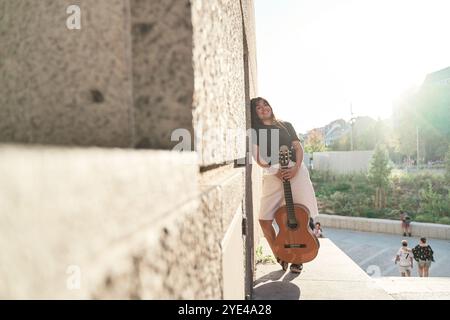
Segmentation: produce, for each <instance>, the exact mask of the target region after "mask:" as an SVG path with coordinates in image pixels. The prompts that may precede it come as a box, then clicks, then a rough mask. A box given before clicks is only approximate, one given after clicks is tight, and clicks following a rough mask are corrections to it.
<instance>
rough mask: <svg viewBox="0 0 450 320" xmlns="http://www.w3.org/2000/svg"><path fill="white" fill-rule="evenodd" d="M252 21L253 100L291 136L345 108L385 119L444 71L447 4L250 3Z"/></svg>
mask: <svg viewBox="0 0 450 320" xmlns="http://www.w3.org/2000/svg"><path fill="white" fill-rule="evenodd" d="M255 14H256V45H257V69H258V70H257V71H258V95H259V96H262V97H264V98H266V99H267V100H268V101H269V102H270V104H271V106H272V108H273V109H274V113H275V115H276V116H277V117H278V118H280V119H282V120H286V121H289V122H291V123H292V124H293V125H294V127H295V129H296V131H298V132H303V133H305V132H307V131H308V130H311V129H313V128H317V127H322V126H325V125H326V124H328V123H329V122H331V121H333V120H336V119H340V118H342V119H345V120H349V119H350V118H351V113H350V110H351V108H352V111H353V114H354V116H370V117H372V118H374V119H378V118H379V119H386V118H389V117H390V115H391V112H392V103H393V101H394V100H395V99H397V98H398V97H400V96H401V95H402V93H404V92H405V91H406V90H408V89H410V88H414V87H417V86H420V84H421V83H422V82H423V80H424V78H425V76H426V75H427V74H428V73H431V72H434V71H437V70H440V69H443V68H446V67H449V66H450V19H449V18H448V17H449V14H450V0H426V1H425V0H255ZM350 106H351V107H350Z"/></svg>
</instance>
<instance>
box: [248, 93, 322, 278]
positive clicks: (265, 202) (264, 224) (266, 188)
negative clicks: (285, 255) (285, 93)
mask: <svg viewBox="0 0 450 320" xmlns="http://www.w3.org/2000/svg"><path fill="white" fill-rule="evenodd" d="M251 116H252V128H253V129H254V130H255V131H256V139H253V140H256V141H252V143H253V156H254V157H255V159H256V161H257V163H258V164H259V165H260V166H261V167H263V168H264V174H263V181H262V196H261V208H260V213H259V222H260V225H261V228H262V230H263V233H264V236H265V238H266V239H267V242H268V243H269V245H270V247H271V249H272V252H273V253H274V255H275V250H274V249H275V248H274V242H275V238H276V234H275V229H274V228H273V225H272V223H273V220H274V218H275V212H276V210H277V209H278V208H279V207H280V206H282V205H284V204H285V203H286V202H285V200H284V190H283V182H282V181H283V179H284V180H289V181H290V183H291V189H292V195H293V200H294V203H299V204H303V205H304V206H306V207H307V208H308V209H309V212H310V217H311V218H314V217H316V216H317V215H318V209H317V201H316V196H315V194H314V188H313V186H312V183H311V180H310V177H309V172H308V169H307V168H306V166H305V165H304V163H303V147H302V145H301V143H300V140H299V138H298V136H297V133H296V132H295V130H294V128H293V127H292V125H291V124H290V123H289V122H286V121H280V120H278V119H277V118H276V117H275V115H274V112H273V110H272V107H271V106H270V104H269V102H268V101H267V100H266V99H264V98H261V97H258V98H254V99H252V100H251ZM276 138H278V139H276ZM277 140H278V141H277ZM282 145H286V146H288V147H289V148H292V152H291V158H290V163H289V168H288V169H280V168H279V164H278V160H279V158H278V156H279V154H278V149H277V148H279V147H280V146H282ZM272 150H273V151H274V152H272ZM273 153H275V154H273ZM313 226H314V224H313ZM275 256H276V255H275ZM277 261H278V263H280V265H281V266H282V268H283V270H287V268H288V263H287V262H285V261H281V260H280V259H279V258H278V257H277ZM302 268H303V266H302V265H301V264H291V268H290V269H291V271H292V272H295V273H300V272H301V270H302Z"/></svg>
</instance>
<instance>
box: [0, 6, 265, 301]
mask: <svg viewBox="0 0 450 320" xmlns="http://www.w3.org/2000/svg"><path fill="white" fill-rule="evenodd" d="M11 3H12V2H11ZM36 3H37V2H36ZM61 3H62V4H61V6H63V5H64V6H63V7H64V8H63V10H62V13H60V12H59V11H58V10H59V6H58V5H57V4H56V2H55V1H52V2H50V1H49V0H48V1H47V0H45V1H42V2H39V4H36V5H35V2H30V1H26V0H19V1H17V2H16V5H13V4H10V2H8V1H7V0H0V5H2V6H3V7H5V8H6V9H5V10H1V11H0V15H2V14H3V12H6V14H4V15H3V16H7V19H6V20H3V19H2V22H0V23H1V24H0V26H1V27H0V28H1V29H0V31H2V30H3V27H4V26H5V28H6V26H7V27H8V28H9V29H8V30H9V31H8V32H0V37H5V39H6V40H7V41H8V42H7V43H8V48H7V50H3V48H1V49H0V58H3V57H6V58H5V59H2V60H0V64H1V66H2V67H4V66H7V68H6V69H4V68H2V71H1V77H0V84H2V83H6V88H3V90H4V91H0V93H4V94H5V95H0V99H1V100H0V113H1V115H2V116H3V115H4V116H3V117H2V118H0V128H1V130H0V141H7V142H11V141H13V142H14V141H16V142H17V141H20V142H27V143H29V142H31V143H45V144H67V145H81V146H87V145H95V146H108V147H111V146H114V147H139V148H159V149H170V148H172V146H173V145H174V142H171V141H170V134H171V133H172V131H173V129H175V128H185V129H187V130H189V131H191V132H193V131H195V134H196V136H197V138H198V142H200V143H199V145H198V146H197V149H196V150H197V152H196V153H192V154H191V153H187V154H183V153H181V154H180V153H175V152H162V151H160V152H156V151H153V152H152V151H133V150H120V149H114V150H106V149H97V148H86V149H81V148H77V149H61V148H56V147H55V148H49V147H40V146H36V147H25V146H22V147H12V146H4V147H0V189H1V190H2V191H3V192H2V193H1V195H0V248H5V250H4V252H5V254H4V255H2V256H1V257H0V259H1V260H0V296H1V297H5V298H100V299H103V298H113V299H116V298H121V299H123V298H132V299H135V298H144V299H160V298H163V299H174V298H175V299H211V298H212V299H220V298H224V299H242V298H244V284H243V275H244V267H245V265H244V256H243V252H244V248H243V246H244V244H243V236H242V231H241V222H242V221H241V220H242V217H243V216H246V215H247V213H246V212H245V207H246V206H245V197H244V194H245V190H246V185H245V183H246V182H245V168H235V167H234V166H233V164H226V162H228V161H232V160H235V159H238V158H243V157H244V156H245V136H244V135H242V136H241V137H238V138H237V137H235V136H234V135H232V136H231V140H227V133H228V132H227V130H235V129H240V130H241V132H242V133H245V129H246V124H247V122H248V119H246V108H248V98H249V97H250V96H253V95H254V93H255V91H256V90H257V86H256V77H255V75H256V62H255V57H254V55H255V52H254V51H252V50H254V47H255V46H254V44H252V43H254V34H252V32H253V27H252V24H253V20H252V19H253V13H252V12H253V3H252V1H242V2H241V1H235V0H223V1H219V0H212V1H200V0H192V1H187V0H186V1H185V0H180V1H162V0H151V1H149V0H129V1H128V0H123V1H119V0H111V1H110V0H102V1H96V2H94V1H90V0H83V1H74V2H73V3H71V4H80V6H81V8H82V17H83V20H82V21H83V28H82V30H81V31H74V33H73V34H72V33H69V34H70V36H68V37H69V40H71V41H72V42H70V41H68V42H64V41H66V39H60V37H62V35H65V33H66V32H69V31H66V30H61V29H53V28H52V26H54V24H55V23H58V26H59V23H60V20H62V21H63V27H64V28H65V18H66V17H67V16H66V15H65V14H64V13H65V7H66V3H65V2H61ZM27 5H28V6H27ZM41 6H42V7H41ZM46 6H48V8H49V11H45V10H46V8H47V7H46ZM35 8H36V10H34V9H35ZM29 10H33V12H34V13H37V16H38V17H39V16H41V17H43V19H42V20H39V19H38V18H36V21H35V20H33V18H31V19H29V20H30V21H31V22H22V21H21V20H23V18H24V17H26V16H27V15H28V14H29ZM44 11H45V12H46V13H47V14H48V15H49V16H48V17H47V16H46V14H45V13H44ZM57 11H58V12H57ZM102 12H103V13H102ZM3 16H2V17H3ZM94 18H95V19H94ZM53 19H54V20H55V21H53ZM103 19H104V20H103ZM25 20H26V19H25ZM5 21H6V22H5ZM97 21H98V22H97ZM41 25H43V26H44V29H41V32H35V33H36V37H38V39H41V41H43V43H42V44H40V43H35V42H34V41H35V40H34V39H32V37H33V36H34V35H35V33H33V32H32V31H31V29H33V28H38V26H41ZM11 30H12V31H11ZM244 30H246V34H247V46H245V45H244ZM13 32H20V37H22V34H25V35H27V37H29V38H27V39H29V40H27V39H25V44H21V43H23V42H24V39H21V38H20V37H18V38H17V39H14V38H13V37H12V36H11V34H13ZM76 32H79V33H76ZM28 35H29V36H28ZM52 35H53V36H54V38H52ZM47 38H48V39H50V40H48V39H47ZM97 38H100V39H99V40H98V41H97ZM55 39H56V40H55ZM27 41H30V42H31V44H30V45H29V44H28V43H27ZM49 41H50V42H49ZM52 41H53V42H54V43H55V46H56V49H55V47H51V46H52V45H53V44H54V43H53V42H52ZM75 42H77V44H79V45H81V47H80V48H78V47H77V46H76V45H75V44H73V43H75ZM47 47H50V49H47ZM244 49H246V50H248V51H247V52H245V50H244ZM26 50H31V51H33V52H32V53H31V54H26V53H25V52H26ZM46 50H47V52H50V53H49V55H48V56H46V57H43V52H44V51H46ZM16 51H17V52H19V54H20V56H19V58H18V59H16V58H15V53H16ZM59 51H61V52H62V53H63V54H62V55H61V57H58V59H62V60H61V61H62V62H53V60H52V59H53V58H52V57H53V56H54V55H55V52H59ZM66 51H67V52H66ZM245 54H246V55H247V58H248V60H249V61H250V60H251V61H252V62H251V63H250V62H249V63H248V64H247V65H246V63H245V59H244V57H245ZM58 59H57V60H58ZM89 59H91V60H93V61H92V63H91V62H88V63H87V64H86V66H85V67H83V66H84V65H83V64H81V67H80V66H77V67H76V68H75V67H74V68H73V69H72V68H70V67H68V65H69V63H70V61H76V62H80V63H81V62H84V61H85V60H89ZM28 60H30V61H34V62H33V63H32V64H30V66H31V67H32V68H31V71H30V72H25V73H20V74H16V73H15V72H14V71H15V70H20V71H23V70H22V69H17V68H18V67H17V65H18V64H20V63H19V62H20V61H28ZM2 61H3V62H2ZM4 61H6V62H4ZM58 61H59V60H58ZM66 67H67V68H66ZM41 69H42V70H44V71H45V72H46V73H45V74H46V75H47V74H48V75H49V77H50V76H51V77H50V78H45V80H49V79H50V80H52V81H51V85H44V84H45V83H44V82H39V84H40V86H42V87H45V88H38V87H36V86H31V87H30V86H25V85H23V83H25V82H26V83H32V82H33V81H34V80H35V77H37V76H35V74H41V72H40V70H41ZM4 70H6V72H5V71H4ZM58 70H59V71H58ZM111 70H113V71H111ZM53 76H54V77H55V79H56V80H55V81H56V82H55V83H54V82H53V78H52V77H53ZM246 77H247V78H248V79H249V81H248V84H246ZM11 79H13V80H11ZM29 79H31V81H28V80H29ZM92 79H94V80H92ZM24 80H26V81H24ZM91 80H92V81H91ZM39 81H40V80H39ZM47 83H49V82H48V81H47ZM93 84H96V85H98V86H99V87H98V88H99V89H95V90H94V89H93V90H91V91H89V93H90V98H91V99H93V100H95V103H94V104H93V105H90V104H87V105H86V106H84V105H83V101H84V100H82V99H81V98H80V99H81V100H77V99H78V97H86V96H85V93H86V91H85V89H86V88H91V87H92V85H93ZM21 86H22V87H21ZM0 90H2V89H0ZM58 95H59V96H62V98H60V97H58ZM22 96H24V97H25V98H26V99H25V98H23V99H22ZM114 97H117V98H114ZM24 99H25V100H24ZM27 99H28V100H27ZM65 99H68V101H69V102H68V103H69V106H72V107H74V106H84V107H82V108H81V109H80V108H74V109H64V108H63V109H61V108H62V107H61V105H63V106H64V103H66V102H65V101H66V100H65ZM31 100H33V101H32V102H31ZM80 101H81V102H80ZM70 103H72V104H70ZM100 106H102V107H104V108H97V109H96V107H100ZM21 107H22V109H20V108H21ZM91 107H93V108H91ZM93 110H94V111H93ZM33 112H35V113H36V114H39V115H40V116H41V121H42V123H43V124H42V126H39V127H38V126H34V125H33V123H34V122H33V121H32V119H34V118H33V115H34V113H33ZM91 112H93V113H95V115H96V117H93V118H90V117H89V116H90V115H91ZM97 116H98V117H97ZM20 117H22V118H23V119H22V118H20ZM58 117H59V118H58ZM5 119H7V121H6V120H5ZM96 119H101V121H102V122H101V123H100V124H96V121H97V120H96ZM115 119H116V120H117V119H120V120H121V122H120V123H119V122H118V121H116V120H115ZM122 120H123V121H122ZM91 124H92V128H91V127H90V126H91ZM94 124H96V125H94ZM103 125H104V126H105V128H106V129H104V127H103ZM33 126H34V127H33ZM49 128H51V129H49ZM55 128H56V129H55ZM86 128H89V130H87V129H86ZM38 129H39V130H41V129H42V130H43V131H39V130H38ZM91 129H92V130H91ZM109 129H111V130H109ZM108 130H109V131H108ZM21 137H22V138H21ZM36 137H39V139H38V138H36ZM197 159H200V161H197ZM259 173H260V172H259V171H258V169H257V168H256V167H255V168H254V174H256V175H257V176H258V174H259ZM258 182H259V180H258ZM247 187H248V186H247ZM35 190H39V191H37V192H36V191H35ZM254 199H256V200H254V201H259V189H258V188H257V189H256V194H254ZM25 200H26V201H25ZM257 228H259V226H257ZM10 243H13V244H12V245H11V244H10ZM21 248H26V249H25V250H23V249H22V250H20V249H21ZM236 256H239V257H238V258H236ZM19 261H20V262H19ZM22 261H26V262H27V263H26V264H25V263H22ZM15 265H17V266H18V267H14V266H15ZM70 266H75V267H79V268H80V271H81V276H82V278H81V279H82V283H81V288H80V290H68V289H67V286H66V282H67V281H68V279H72V277H71V273H70V272H71V271H70V270H69V274H67V273H66V272H67V271H68V267H70Z"/></svg>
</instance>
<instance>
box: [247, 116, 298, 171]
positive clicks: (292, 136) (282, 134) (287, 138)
mask: <svg viewBox="0 0 450 320" xmlns="http://www.w3.org/2000/svg"><path fill="white" fill-rule="evenodd" d="M281 123H282V124H283V125H284V126H285V127H286V129H280V127H278V126H276V125H261V127H259V128H258V129H257V130H256V141H253V143H254V144H256V145H258V146H260V149H259V151H260V152H259V153H260V157H261V158H262V159H264V161H266V162H267V163H269V164H270V165H273V164H277V163H278V162H279V158H278V156H279V154H278V152H277V153H276V154H275V155H274V156H273V157H271V149H272V148H271V142H272V133H275V131H272V130H278V135H279V145H278V148H279V147H281V146H282V145H286V146H288V147H289V148H290V149H291V151H292V152H291V160H292V161H296V155H295V150H294V149H293V147H292V142H293V141H300V139H299V138H298V135H297V133H296V131H295V129H294V127H293V126H292V124H291V123H290V122H287V121H281ZM262 131H265V133H263V132H262ZM266 137H267V138H266ZM264 138H266V139H267V145H266V146H267V152H265V150H263V148H261V139H264ZM274 147H275V146H274Z"/></svg>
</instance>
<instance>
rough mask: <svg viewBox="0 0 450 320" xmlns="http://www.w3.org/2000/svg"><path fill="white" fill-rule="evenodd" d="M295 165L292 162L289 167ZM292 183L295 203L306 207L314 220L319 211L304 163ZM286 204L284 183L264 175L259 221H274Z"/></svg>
mask: <svg viewBox="0 0 450 320" xmlns="http://www.w3.org/2000/svg"><path fill="white" fill-rule="evenodd" d="M294 164H295V162H292V161H291V162H290V163H289V167H291V166H293V165H294ZM290 182H291V190H292V197H293V200H294V203H295V204H302V205H304V206H306V207H307V208H308V209H309V213H310V217H311V218H313V219H314V218H315V217H316V216H317V215H318V214H319V210H318V208H317V200H316V195H315V193H314V187H313V185H312V183H311V179H310V177H309V172H308V168H306V166H305V164H304V163H303V162H302V165H301V166H300V169H299V170H298V171H297V174H296V175H295V177H294V178H293V179H291V180H290ZM285 204H286V201H285V199H284V189H283V182H282V181H281V180H280V179H278V178H277V177H276V175H263V179H262V196H261V209H260V212H259V219H260V220H273V219H274V217H275V212H276V211H277V210H278V208H279V207H281V206H283V205H285Z"/></svg>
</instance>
